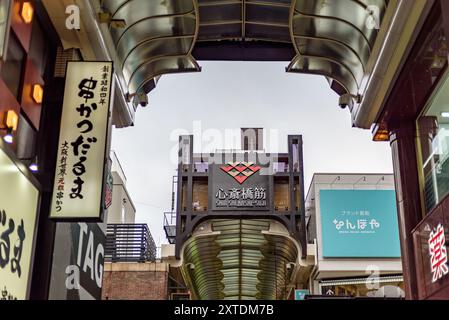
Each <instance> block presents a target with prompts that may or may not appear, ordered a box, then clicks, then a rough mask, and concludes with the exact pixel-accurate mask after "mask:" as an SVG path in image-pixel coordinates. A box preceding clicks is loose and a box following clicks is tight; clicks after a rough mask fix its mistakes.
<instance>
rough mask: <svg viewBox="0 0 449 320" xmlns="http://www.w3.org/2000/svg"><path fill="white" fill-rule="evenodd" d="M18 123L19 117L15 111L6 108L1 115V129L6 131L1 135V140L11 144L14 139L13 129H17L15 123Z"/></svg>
mask: <svg viewBox="0 0 449 320" xmlns="http://www.w3.org/2000/svg"><path fill="white" fill-rule="evenodd" d="M18 123H19V117H18V116H17V113H15V112H14V111H13V110H8V111H6V112H5V114H4V117H3V124H4V127H3V128H1V130H5V131H6V135H5V136H4V137H3V140H4V141H5V142H6V143H8V144H12V143H13V141H14V131H16V130H17V124H18Z"/></svg>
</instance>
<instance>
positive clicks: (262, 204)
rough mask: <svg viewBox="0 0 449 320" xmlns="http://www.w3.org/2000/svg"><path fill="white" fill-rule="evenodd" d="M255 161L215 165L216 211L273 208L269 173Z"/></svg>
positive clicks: (213, 171) (213, 181)
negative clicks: (264, 171) (271, 206)
mask: <svg viewBox="0 0 449 320" xmlns="http://www.w3.org/2000/svg"><path fill="white" fill-rule="evenodd" d="M261 169H262V167H261V166H259V165H257V164H254V163H252V162H228V163H227V164H225V165H213V166H212V185H213V196H214V198H213V200H212V201H213V204H212V210H216V211H226V210H229V211H232V210H240V211H241V210H269V205H268V204H269V203H268V202H269V188H268V176H267V175H262V174H261V171H262V170H261Z"/></svg>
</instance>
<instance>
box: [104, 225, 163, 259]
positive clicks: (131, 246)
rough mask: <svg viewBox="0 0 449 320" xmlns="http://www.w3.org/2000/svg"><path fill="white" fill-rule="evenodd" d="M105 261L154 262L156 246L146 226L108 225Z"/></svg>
mask: <svg viewBox="0 0 449 320" xmlns="http://www.w3.org/2000/svg"><path fill="white" fill-rule="evenodd" d="M105 260H106V261H108V262H146V261H155V260H156V244H155V242H154V240H153V237H152V236H151V233H150V231H149V229H148V225H146V224H108V228H107V234H106V249H105Z"/></svg>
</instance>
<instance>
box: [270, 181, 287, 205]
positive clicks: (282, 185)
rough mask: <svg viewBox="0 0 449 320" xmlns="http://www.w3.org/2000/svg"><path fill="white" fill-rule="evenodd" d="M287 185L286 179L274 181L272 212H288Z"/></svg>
mask: <svg viewBox="0 0 449 320" xmlns="http://www.w3.org/2000/svg"><path fill="white" fill-rule="evenodd" d="M289 202H290V197H289V183H288V180H287V179H285V180H284V179H283V180H280V179H276V180H275V182H274V210H275V211H288V210H289Z"/></svg>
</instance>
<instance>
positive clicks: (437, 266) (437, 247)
mask: <svg viewBox="0 0 449 320" xmlns="http://www.w3.org/2000/svg"><path fill="white" fill-rule="evenodd" d="M428 243H429V253H430V266H431V268H432V269H431V270H432V282H437V281H438V280H440V279H441V278H443V277H444V276H445V275H447V274H448V273H449V269H448V266H447V250H446V237H445V235H444V228H443V226H442V225H441V224H439V225H438V227H437V229H436V230H435V232H434V231H432V232H430V235H429V240H428Z"/></svg>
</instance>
